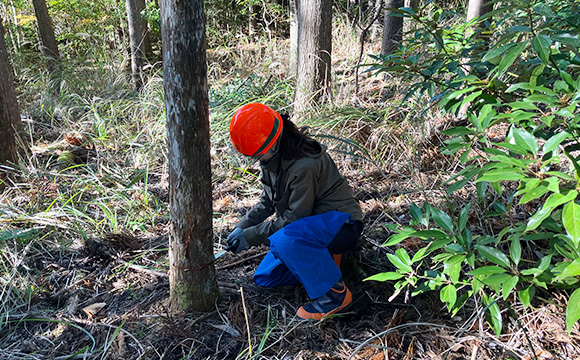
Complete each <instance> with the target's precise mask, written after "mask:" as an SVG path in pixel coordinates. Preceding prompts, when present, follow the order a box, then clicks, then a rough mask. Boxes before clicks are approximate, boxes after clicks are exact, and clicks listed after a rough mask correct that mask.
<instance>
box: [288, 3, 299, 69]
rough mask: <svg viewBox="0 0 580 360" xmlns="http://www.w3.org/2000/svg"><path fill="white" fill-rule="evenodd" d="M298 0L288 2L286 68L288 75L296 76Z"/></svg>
mask: <svg viewBox="0 0 580 360" xmlns="http://www.w3.org/2000/svg"><path fill="white" fill-rule="evenodd" d="M297 8H298V0H290V54H289V55H290V60H289V66H288V75H289V76H290V77H294V76H296V65H297V61H298V15H297V14H296V9H297Z"/></svg>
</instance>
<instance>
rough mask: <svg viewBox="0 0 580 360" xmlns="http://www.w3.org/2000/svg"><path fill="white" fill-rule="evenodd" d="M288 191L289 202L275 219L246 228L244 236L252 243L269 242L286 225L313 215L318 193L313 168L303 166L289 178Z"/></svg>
mask: <svg viewBox="0 0 580 360" xmlns="http://www.w3.org/2000/svg"><path fill="white" fill-rule="evenodd" d="M286 191H288V192H289V196H288V204H286V206H284V204H281V207H282V208H283V209H285V211H284V212H283V213H282V214H277V215H278V216H277V217H276V219H274V220H269V221H264V222H261V223H258V224H256V225H254V226H250V227H248V228H245V229H244V237H245V238H246V241H247V242H248V243H249V244H250V245H260V244H269V241H268V237H269V236H270V235H272V234H274V233H275V232H276V231H278V230H280V229H282V228H283V227H284V226H286V225H288V224H290V223H292V222H294V221H296V220H298V219H302V218H303V217H306V216H310V215H312V209H313V207H314V200H315V196H316V193H317V189H316V179H315V172H314V169H312V168H303V169H300V170H299V171H297V172H295V173H294V174H293V175H292V176H291V178H289V179H288V183H287V185H286Z"/></svg>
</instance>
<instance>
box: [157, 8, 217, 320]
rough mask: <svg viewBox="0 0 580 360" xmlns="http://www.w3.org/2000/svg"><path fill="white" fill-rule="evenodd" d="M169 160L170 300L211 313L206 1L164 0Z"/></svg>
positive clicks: (213, 274)
mask: <svg viewBox="0 0 580 360" xmlns="http://www.w3.org/2000/svg"><path fill="white" fill-rule="evenodd" d="M161 34H162V42H163V85H164V91H165V107H166V114H167V145H168V158H169V208H170V215H171V234H170V237H169V266H170V273H169V286H170V303H171V308H172V309H174V310H194V311H208V310H210V309H212V308H213V306H214V305H215V302H216V299H217V298H218V296H219V290H218V287H217V281H216V271H215V267H214V264H213V229H212V215H213V210H212V192H211V191H212V190H211V189H212V185H211V167H210V137H209V100H208V89H207V64H206V36H205V19H204V11H203V0H190V1H181V0H162V1H161Z"/></svg>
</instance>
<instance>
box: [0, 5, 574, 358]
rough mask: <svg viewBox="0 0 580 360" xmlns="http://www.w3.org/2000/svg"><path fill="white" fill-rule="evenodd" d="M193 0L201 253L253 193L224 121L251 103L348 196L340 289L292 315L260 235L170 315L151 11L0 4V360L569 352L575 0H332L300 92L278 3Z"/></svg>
mask: <svg viewBox="0 0 580 360" xmlns="http://www.w3.org/2000/svg"><path fill="white" fill-rule="evenodd" d="M298 3H300V4H315V5H316V4H318V5H320V6H318V7H317V6H312V9H315V8H321V6H322V4H323V1H322V0H320V1H318V2H317V1H313V0H309V1H306V0H298ZM329 3H330V2H329ZM204 4H205V5H204V6H205V14H206V36H207V52H206V55H207V67H208V68H207V78H208V85H209V89H208V91H209V116H210V135H211V169H212V174H211V179H212V185H213V237H214V244H215V245H214V251H215V253H218V252H219V251H221V250H223V248H224V245H225V237H226V236H227V234H229V232H230V231H231V230H232V229H233V227H234V226H235V224H236V222H237V220H238V218H239V217H240V216H241V215H243V214H244V213H245V211H247V210H248V209H249V208H250V207H251V206H252V204H253V203H254V202H255V201H256V200H257V197H258V196H259V193H260V189H261V183H260V179H259V177H260V171H259V166H258V164H256V163H253V162H251V161H249V160H248V159H246V158H243V157H241V156H239V155H238V154H237V153H236V152H235V151H234V149H233V148H232V146H231V145H230V142H229V138H228V127H229V121H230V119H231V117H232V115H233V113H234V111H235V110H236V108H237V107H238V106H240V105H242V104H245V103H248V102H254V101H257V102H263V103H265V104H268V105H270V106H272V107H273V108H274V109H276V110H278V112H280V113H289V114H291V115H293V116H294V120H295V121H296V122H297V123H299V125H300V126H304V127H305V128H306V131H308V133H309V134H310V135H311V136H313V137H314V138H316V139H317V140H319V141H321V142H323V143H325V144H326V145H328V146H329V148H330V149H331V154H332V156H333V158H334V159H335V161H336V162H337V164H338V166H339V168H340V169H341V172H342V173H343V174H345V175H346V176H347V178H348V179H349V182H350V184H351V186H352V187H353V189H354V191H355V194H356V196H357V198H358V199H359V200H360V202H361V206H362V208H363V211H364V213H365V215H364V216H365V217H364V223H365V231H364V233H363V236H362V238H361V241H360V244H359V246H358V249H357V251H356V252H355V253H353V254H350V255H349V257H348V261H347V265H346V268H345V278H346V281H347V283H348V284H349V287H352V288H351V290H353V296H354V303H353V305H352V306H351V307H350V308H349V310H348V312H347V313H345V314H342V315H339V316H334V317H332V318H329V319H326V320H324V321H322V322H319V323H313V322H299V321H296V319H295V318H294V314H295V312H296V306H299V304H302V303H304V302H306V301H307V296H306V294H305V292H304V290H303V289H300V288H282V289H263V288H258V287H257V286H255V285H254V284H253V282H252V274H253V271H254V270H255V268H256V266H257V264H258V263H259V262H260V260H261V259H262V258H263V256H264V255H265V254H266V252H267V249H266V248H265V247H261V248H253V249H251V250H249V251H246V252H244V253H241V254H238V255H233V254H230V253H227V254H226V255H224V256H223V257H221V258H219V259H218V260H216V262H215V264H214V265H215V268H216V269H217V283H218V285H219V289H220V292H221V299H220V301H219V302H216V304H215V307H214V309H213V310H212V311H211V312H208V313H198V312H186V311H182V312H176V311H172V309H171V307H170V306H169V302H168V299H169V291H170V289H169V279H168V275H167V271H168V268H169V267H168V237H169V231H170V230H169V223H170V216H169V194H168V190H169V182H168V181H169V180H168V177H169V174H168V154H167V142H166V134H167V129H166V114H165V109H166V108H165V100H164V87H163V86H164V84H163V57H162V45H161V22H160V18H161V15H160V9H159V3H158V2H157V1H155V2H153V1H138V0H127V1H126V2H122V1H116V0H115V1H114V0H88V1H87V0H85V1H77V0H68V1H63V0H47V1H45V0H34V1H32V2H29V1H26V0H3V1H2V3H1V4H0V14H1V15H2V25H3V30H4V42H5V47H4V46H1V45H3V44H2V43H0V74H1V75H2V78H1V79H0V82H1V84H0V96H1V99H0V104H1V106H0V119H1V121H0V139H1V140H2V144H1V146H0V163H2V165H1V166H2V167H1V169H2V171H1V172H0V174H1V175H0V176H1V177H0V181H1V185H0V188H1V190H0V191H3V192H2V193H1V196H0V224H1V230H0V274H1V276H0V294H1V297H0V349H1V350H2V351H0V358H2V359H4V358H6V359H77V358H82V359H119V358H124V359H188V358H191V359H236V358H239V359H415V358H417V359H465V358H470V359H530V360H531V359H577V358H579V357H580V327H579V325H578V320H579V319H580V286H579V285H580V283H579V280H580V200H579V198H578V191H579V190H580V115H579V114H578V104H579V102H580V77H579V76H578V75H579V73H580V53H579V50H578V49H579V48H580V38H579V30H580V12H579V11H578V10H579V9H578V7H579V5H580V3H579V2H578V1H572V0H568V1H566V0H548V1H536V0H515V1H509V2H508V1H505V2H504V1H494V2H490V3H484V2H481V1H471V0H470V1H469V2H468V3H467V2H459V1H423V2H421V1H417V2H415V1H408V2H406V3H404V4H403V3H402V2H401V1H398V0H388V1H386V2H383V1H382V0H340V1H333V2H331V4H332V5H331V7H332V15H330V12H328V13H324V12H322V14H321V15H320V16H331V17H332V27H331V28H332V30H331V31H332V33H331V40H332V47H331V50H330V51H327V52H326V53H327V54H330V57H329V59H328V61H331V63H330V67H327V69H329V74H330V76H327V77H326V78H324V81H320V82H319V83H317V85H318V86H320V87H319V88H318V89H307V90H308V92H307V93H306V98H307V99H308V101H305V100H300V99H301V96H302V95H301V92H304V91H303V90H304V88H305V87H304V86H301V85H300V84H304V83H302V81H303V79H302V78H301V76H303V75H304V74H306V75H310V74H309V73H308V72H304V71H300V70H297V69H300V66H301V63H300V61H301V60H300V59H299V58H297V56H296V49H295V46H296V43H295V42H294V41H293V40H292V39H296V37H295V33H293V31H294V29H295V27H294V26H293V24H294V21H295V20H296V11H295V8H294V6H295V4H296V3H295V2H294V1H286V0H269V1H262V2H258V1H253V0H209V1H205V3H204ZM327 8H329V7H327ZM293 34H294V35H293ZM298 39H300V38H299V37H298ZM298 45H300V44H298ZM321 61H322V60H321ZM12 85H13V86H12ZM302 99H304V97H302Z"/></svg>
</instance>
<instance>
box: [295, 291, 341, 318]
mask: <svg viewBox="0 0 580 360" xmlns="http://www.w3.org/2000/svg"><path fill="white" fill-rule="evenodd" d="M344 288H345V289H346V295H345V297H344V300H343V301H342V304H341V305H340V306H339V307H337V308H336V309H334V310H331V311H329V312H327V313H310V312H308V311H306V309H304V306H301V307H300V309H298V311H297V312H296V315H298V317H299V318H301V319H303V320H309V319H311V320H322V319H323V318H324V317H326V316H328V315H332V314H336V313H337V312H339V311H340V310H342V309H344V308H345V307H347V306H348V305H349V304H350V303H351V302H352V293H351V292H350V290H349V289H348V288H347V287H346V286H345V287H344Z"/></svg>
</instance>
